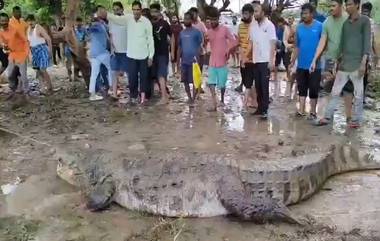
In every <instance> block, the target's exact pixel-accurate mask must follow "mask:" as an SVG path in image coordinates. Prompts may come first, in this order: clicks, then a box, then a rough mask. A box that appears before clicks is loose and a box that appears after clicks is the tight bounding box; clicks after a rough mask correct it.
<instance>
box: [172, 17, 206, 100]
mask: <svg viewBox="0 0 380 241" xmlns="http://www.w3.org/2000/svg"><path fill="white" fill-rule="evenodd" d="M184 25H185V29H184V30H182V31H181V33H180V35H179V57H178V59H180V60H181V75H182V78H181V79H182V82H183V84H184V86H185V90H186V94H187V97H188V99H189V104H193V102H194V100H195V98H196V95H197V93H198V92H199V90H196V89H195V87H194V88H193V96H192V95H191V91H190V84H194V83H193V63H194V61H198V59H199V54H200V51H201V48H202V43H203V34H202V33H201V32H200V31H199V30H198V29H196V28H194V27H193V26H192V16H191V13H189V12H187V13H185V18H184ZM178 66H179V64H178Z"/></svg>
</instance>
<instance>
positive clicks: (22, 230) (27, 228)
mask: <svg viewBox="0 0 380 241" xmlns="http://www.w3.org/2000/svg"><path fill="white" fill-rule="evenodd" d="M40 227H41V223H40V222H39V221H36V220H27V219H25V218H23V217H6V218H0V241H30V240H34V238H35V235H36V233H37V231H38V230H39V228H40Z"/></svg>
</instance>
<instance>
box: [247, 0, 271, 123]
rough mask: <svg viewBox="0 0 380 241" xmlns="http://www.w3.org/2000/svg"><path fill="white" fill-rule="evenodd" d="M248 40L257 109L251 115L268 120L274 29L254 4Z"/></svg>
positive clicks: (262, 11)
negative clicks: (251, 57) (253, 17)
mask: <svg viewBox="0 0 380 241" xmlns="http://www.w3.org/2000/svg"><path fill="white" fill-rule="evenodd" d="M254 16H255V19H256V22H254V23H252V26H251V30H250V35H251V36H250V39H251V41H252V46H253V48H252V49H253V63H254V79H255V86H256V92H257V104H258V108H257V110H256V112H255V113H253V115H261V118H262V119H264V120H265V119H267V118H268V107H269V77H270V71H273V68H274V65H275V55H276V40H277V37H276V29H275V27H274V24H273V23H272V22H271V21H270V20H269V19H268V18H267V17H265V13H264V10H263V6H262V5H260V4H255V7H254Z"/></svg>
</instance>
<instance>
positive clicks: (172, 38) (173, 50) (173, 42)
mask: <svg viewBox="0 0 380 241" xmlns="http://www.w3.org/2000/svg"><path fill="white" fill-rule="evenodd" d="M175 47H176V46H175V36H174V34H172V37H171V38H170V56H171V58H172V60H174V59H175V57H176V56H175Z"/></svg>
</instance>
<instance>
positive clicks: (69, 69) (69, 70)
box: [66, 58, 73, 82]
mask: <svg viewBox="0 0 380 241" xmlns="http://www.w3.org/2000/svg"><path fill="white" fill-rule="evenodd" d="M72 65H73V62H72V60H71V58H67V59H66V69H67V75H68V76H69V81H70V82H71V81H73V79H72V78H71V77H72V75H73V71H72Z"/></svg>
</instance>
